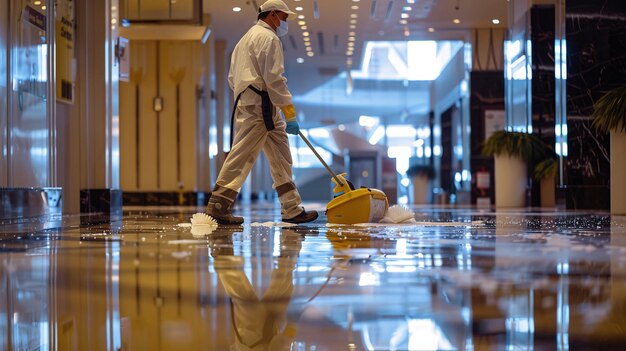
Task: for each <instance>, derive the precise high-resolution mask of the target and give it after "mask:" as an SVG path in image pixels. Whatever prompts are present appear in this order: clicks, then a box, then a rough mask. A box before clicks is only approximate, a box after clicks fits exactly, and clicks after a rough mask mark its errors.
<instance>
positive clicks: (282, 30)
mask: <svg viewBox="0 0 626 351" xmlns="http://www.w3.org/2000/svg"><path fill="white" fill-rule="evenodd" d="M276 17H278V16H276ZM278 21H279V22H280V23H279V25H278V26H277V27H276V35H278V36H279V37H282V36H285V35H287V32H289V24H288V23H287V21H281V20H280V18H279V19H278Z"/></svg>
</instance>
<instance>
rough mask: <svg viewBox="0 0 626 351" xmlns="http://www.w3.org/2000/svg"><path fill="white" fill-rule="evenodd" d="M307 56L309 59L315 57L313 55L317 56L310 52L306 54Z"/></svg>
mask: <svg viewBox="0 0 626 351" xmlns="http://www.w3.org/2000/svg"><path fill="white" fill-rule="evenodd" d="M306 55H307V56H308V57H313V55H315V54H314V53H313V51H309V52H307V53H306Z"/></svg>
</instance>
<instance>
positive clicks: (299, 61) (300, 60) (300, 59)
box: [296, 57, 304, 63]
mask: <svg viewBox="0 0 626 351" xmlns="http://www.w3.org/2000/svg"><path fill="white" fill-rule="evenodd" d="M296 62H298V63H302V62H304V59H303V58H302V57H298V58H297V59H296Z"/></svg>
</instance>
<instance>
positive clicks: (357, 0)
mask: <svg viewBox="0 0 626 351" xmlns="http://www.w3.org/2000/svg"><path fill="white" fill-rule="evenodd" d="M359 1H361V0H352V2H359Z"/></svg>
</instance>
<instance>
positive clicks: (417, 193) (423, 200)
mask: <svg viewBox="0 0 626 351" xmlns="http://www.w3.org/2000/svg"><path fill="white" fill-rule="evenodd" d="M406 174H407V176H409V177H411V182H412V183H413V203H414V204H428V203H430V193H431V191H430V180H431V179H433V178H434V177H435V171H434V169H433V167H432V166H430V165H425V164H415V165H412V166H410V167H409V169H407V171H406Z"/></svg>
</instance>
